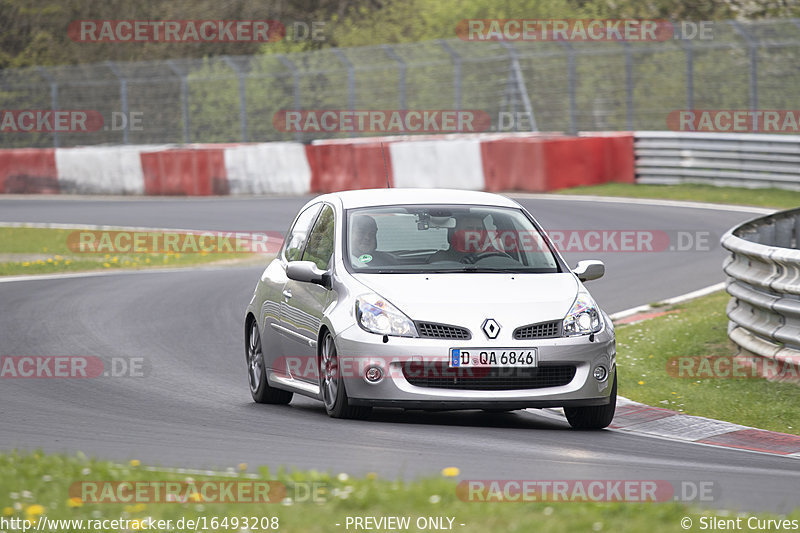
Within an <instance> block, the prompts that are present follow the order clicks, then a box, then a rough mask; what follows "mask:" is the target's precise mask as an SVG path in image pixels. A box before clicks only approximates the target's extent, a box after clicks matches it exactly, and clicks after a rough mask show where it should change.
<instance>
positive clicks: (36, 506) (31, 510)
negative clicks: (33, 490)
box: [25, 503, 44, 516]
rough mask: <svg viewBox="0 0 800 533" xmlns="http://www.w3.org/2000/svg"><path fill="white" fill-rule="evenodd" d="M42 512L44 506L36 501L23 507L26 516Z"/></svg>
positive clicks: (37, 514)
mask: <svg viewBox="0 0 800 533" xmlns="http://www.w3.org/2000/svg"><path fill="white" fill-rule="evenodd" d="M43 512H44V507H43V506H41V505H39V504H38V503H35V504H33V505H31V506H28V508H27V509H25V514H26V515H28V516H39V515H40V514H42V513H43Z"/></svg>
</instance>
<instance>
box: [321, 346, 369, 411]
mask: <svg viewBox="0 0 800 533" xmlns="http://www.w3.org/2000/svg"><path fill="white" fill-rule="evenodd" d="M319 388H320V391H321V392H322V401H323V403H324V404H325V411H326V412H327V413H328V416H330V417H332V418H366V417H368V416H369V414H370V413H371V412H372V407H368V406H363V405H350V399H349V398H348V397H347V391H346V390H345V386H344V379H342V374H341V372H339V358H338V356H337V354H336V345H335V344H334V343H333V337H332V336H331V334H330V332H325V336H324V337H323V338H322V347H321V349H320V373H319Z"/></svg>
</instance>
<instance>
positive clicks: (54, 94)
mask: <svg viewBox="0 0 800 533" xmlns="http://www.w3.org/2000/svg"><path fill="white" fill-rule="evenodd" d="M36 70H38V71H39V74H41V75H42V77H43V78H44V79H46V80H47V81H48V83H50V109H51V110H52V111H53V113H55V112H56V111H58V82H56V80H55V78H53V76H51V75H50V73H49V72H47V69H45V68H43V67H36ZM53 120H55V119H53ZM59 144H60V143H59V139H58V128H53V148H58V147H59Z"/></svg>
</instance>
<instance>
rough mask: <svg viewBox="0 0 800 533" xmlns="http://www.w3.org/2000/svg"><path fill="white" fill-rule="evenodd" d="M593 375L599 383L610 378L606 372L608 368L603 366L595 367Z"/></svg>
mask: <svg viewBox="0 0 800 533" xmlns="http://www.w3.org/2000/svg"><path fill="white" fill-rule="evenodd" d="M593 375H594V379H596V380H597V381H605V380H606V378H607V377H608V370H606V367H604V366H602V365H601V366H596V367H594V373H593Z"/></svg>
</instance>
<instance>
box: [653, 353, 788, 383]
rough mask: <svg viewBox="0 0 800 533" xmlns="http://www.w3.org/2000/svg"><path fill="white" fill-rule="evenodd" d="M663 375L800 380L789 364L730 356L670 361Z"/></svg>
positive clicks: (696, 356)
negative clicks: (665, 373)
mask: <svg viewBox="0 0 800 533" xmlns="http://www.w3.org/2000/svg"><path fill="white" fill-rule="evenodd" d="M666 371H667V375H669V376H670V377H673V378H683V379H759V378H767V379H772V380H782V379H793V380H796V379H798V378H800V367H798V366H797V365H796V364H793V363H792V362H791V361H779V360H775V359H766V358H764V357H757V358H746V357H735V356H729V355H693V356H678V357H670V358H669V359H668V360H667V363H666Z"/></svg>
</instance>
